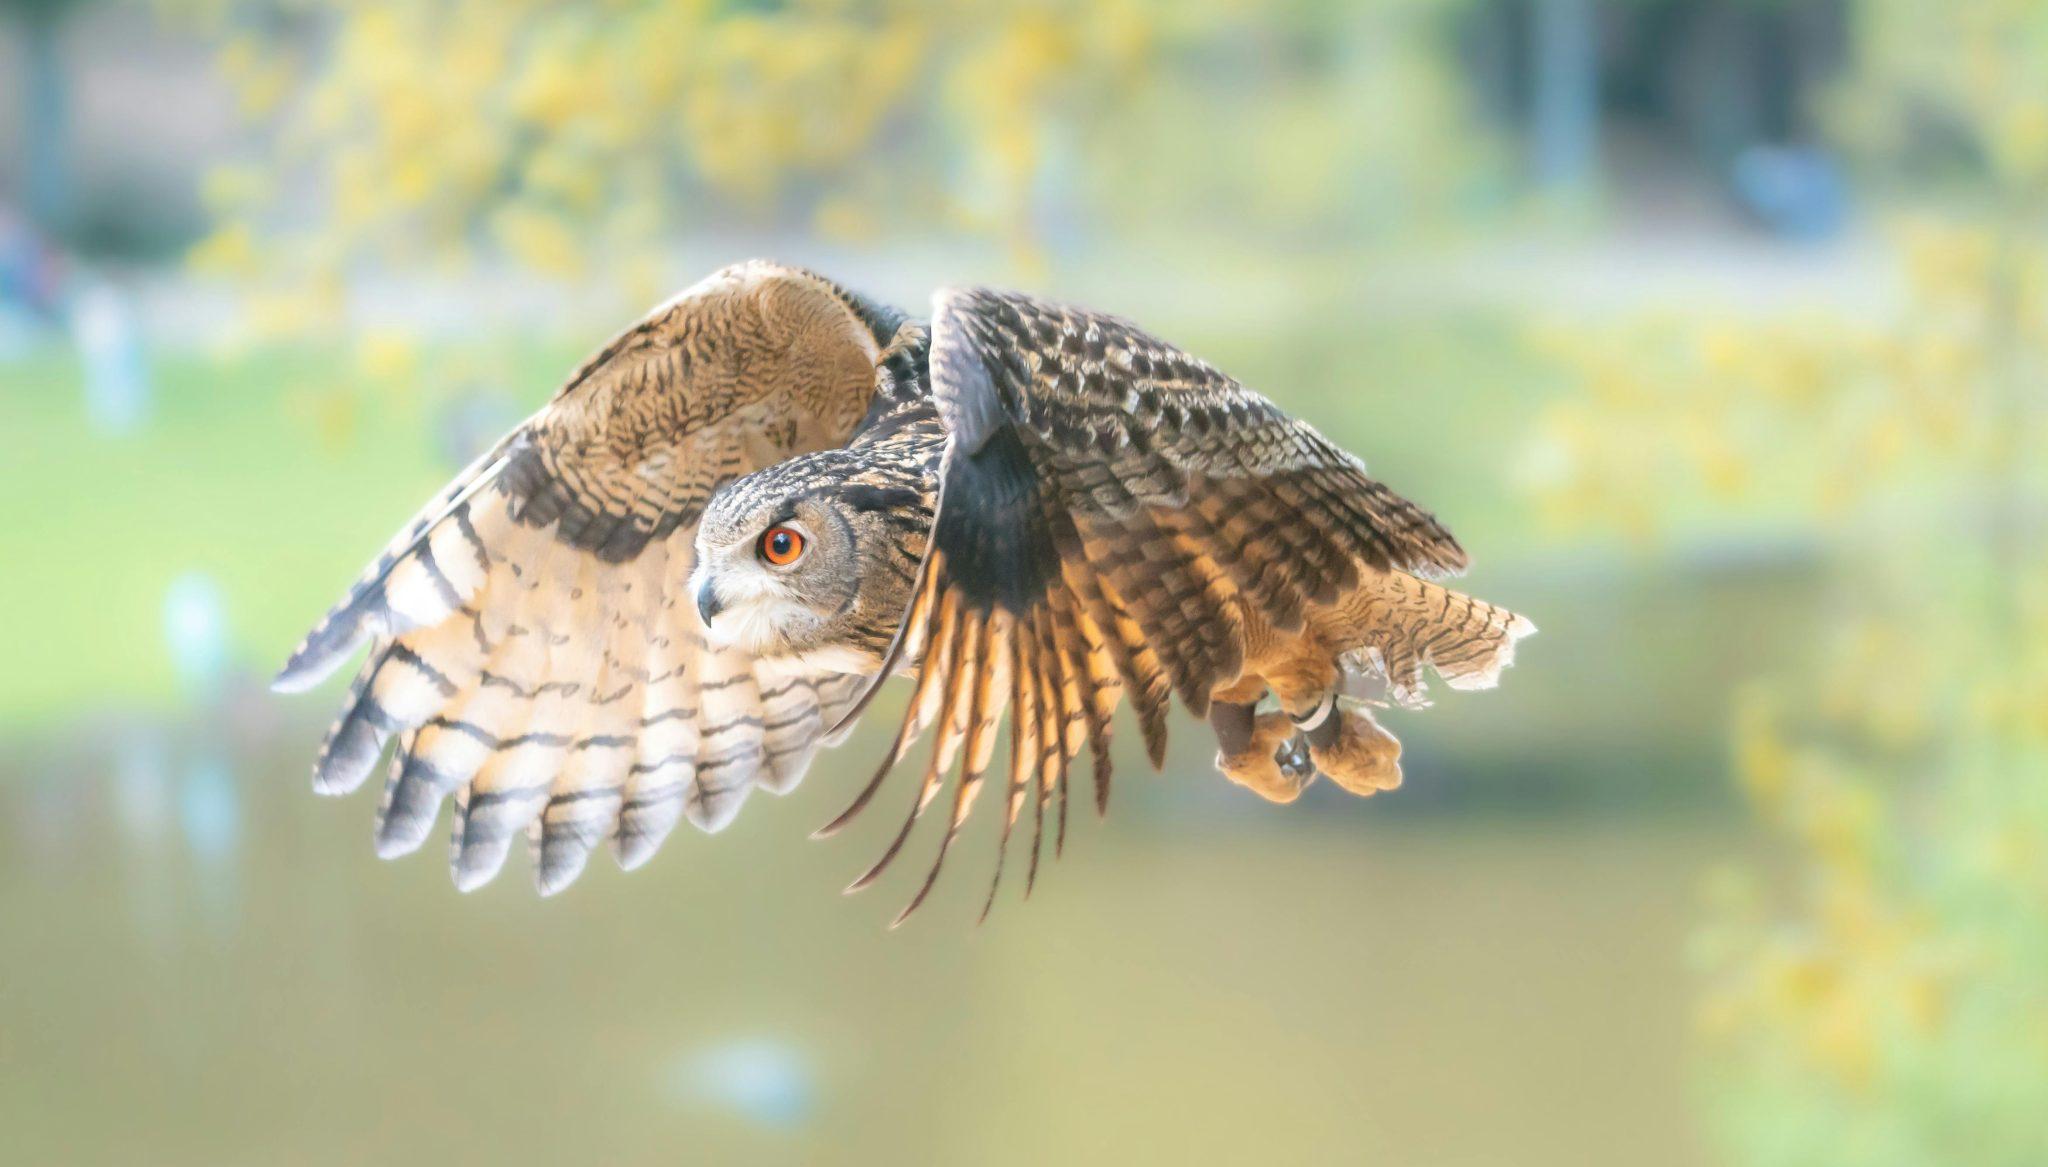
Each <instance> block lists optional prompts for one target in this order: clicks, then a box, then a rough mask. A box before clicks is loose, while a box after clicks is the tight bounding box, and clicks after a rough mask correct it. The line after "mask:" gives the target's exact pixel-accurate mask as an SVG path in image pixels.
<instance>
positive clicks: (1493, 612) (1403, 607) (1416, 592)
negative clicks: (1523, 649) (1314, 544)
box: [1340, 572, 1536, 705]
mask: <svg viewBox="0 0 2048 1167" xmlns="http://www.w3.org/2000/svg"><path fill="white" fill-rule="evenodd" d="M1342 603H1343V609H1342V611H1341V612H1340V616H1341V618H1342V622H1343V624H1344V625H1345V626H1346V627H1348V628H1353V629H1356V630H1357V631H1356V633H1355V643H1354V644H1353V646H1352V647H1351V648H1350V649H1349V650H1348V651H1346V652H1344V653H1343V654H1342V660H1343V663H1344V665H1345V672H1346V674H1347V676H1346V680H1347V682H1353V681H1356V682H1358V684H1351V683H1347V685H1346V691H1347V692H1353V691H1354V690H1356V689H1358V688H1359V687H1360V686H1361V685H1362V686H1364V687H1365V689H1366V691H1367V693H1369V691H1370V687H1371V686H1372V685H1373V683H1375V682H1377V683H1378V684H1379V685H1383V686H1384V689H1385V693H1386V696H1387V697H1389V698H1391V699H1392V700H1393V701H1395V702H1396V703H1398V704H1402V705H1420V704H1423V703H1424V702H1425V700H1426V698H1425V696H1424V693H1425V690H1426V688H1427V686H1426V684H1425V682H1424V680H1423V671H1422V670H1423V666H1424V665H1427V666H1429V667H1430V668H1431V669H1434V670H1435V671H1436V674H1437V675H1438V676H1440V677H1442V678H1443V680H1444V683H1445V684H1447V685H1449V686H1450V687H1451V688H1453V689H1490V688H1492V687H1493V686H1494V685H1496V684H1498V683H1499V682H1500V674H1501V670H1502V669H1505V668H1507V667H1508V666H1509V665H1511V664H1513V663H1514V661H1515V642H1516V641H1518V640H1520V639H1522V638H1523V637H1524V636H1528V635H1531V634H1532V633H1534V632H1535V631H1536V625H1535V624H1533V623H1531V622H1530V621H1529V618H1528V617H1526V616H1522V615H1520V614H1518V613H1515V612H1511V611H1509V610H1507V609H1506V608H1501V607H1496V606H1495V605H1493V604H1489V603H1487V602H1486V601H1484V600H1480V599H1475V598H1473V597H1471V596H1468V595H1466V594H1464V593H1463V592H1455V591H1452V590H1451V589H1449V588H1447V587H1443V586H1441V585H1438V584H1433V583H1430V582H1428V581H1426V580H1421V579H1417V578H1415V577H1414V576H1412V575H1408V574H1406V573H1404V572H1385V573H1382V574H1381V575H1379V577H1378V578H1377V579H1376V580H1367V581H1365V582H1364V583H1362V584H1361V586H1360V587H1359V589H1358V590H1357V591H1356V592H1354V593H1352V594H1351V595H1350V596H1347V597H1346V598H1345V599H1344V601H1343V602H1342ZM1355 695H1365V694H1363V693H1355Z"/></svg>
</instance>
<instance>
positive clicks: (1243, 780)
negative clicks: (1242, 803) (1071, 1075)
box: [1216, 712, 1316, 803]
mask: <svg viewBox="0 0 2048 1167" xmlns="http://www.w3.org/2000/svg"><path fill="white" fill-rule="evenodd" d="M1307 745H1308V743H1307V742H1306V741H1305V740H1304V739H1302V737H1301V736H1300V735H1299V734H1297V733H1296V732H1295V730H1294V722H1293V721H1291V720H1289V719H1288V717H1287V715H1286V714H1284V713H1278V712H1274V713H1261V714H1259V715H1258V717H1257V718H1256V719H1255V720H1254V721H1253V723H1252V733H1251V740H1250V742H1249V743H1247V744H1246V745H1245V747H1244V748H1243V749H1241V750H1238V751H1236V752H1228V751H1218V752H1217V754H1216V768H1217V769H1218V770H1221V771H1222V772H1223V776H1224V777H1225V778H1228V779H1230V780H1231V781H1232V782H1235V783H1237V784H1238V785H1239V786H1242V787H1244V788H1245V789H1247V790H1249V791H1251V792H1252V793H1253V794H1256V795H1258V796H1259V797H1260V798H1263V799H1265V800H1266V801H1268V802H1283V803H1284V802H1293V801H1294V800H1295V799H1297V798H1300V797H1301V792H1302V791H1303V790H1304V789H1307V787H1308V784H1309V783H1310V782H1313V781H1315V777H1316V769H1315V765H1314V763H1313V761H1312V760H1311V759H1310V757H1309V750H1308V749H1307Z"/></svg>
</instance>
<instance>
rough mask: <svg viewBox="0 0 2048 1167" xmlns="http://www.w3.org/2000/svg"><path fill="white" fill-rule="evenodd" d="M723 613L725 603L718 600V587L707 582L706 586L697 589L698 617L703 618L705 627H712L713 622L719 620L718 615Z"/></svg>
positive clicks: (705, 582)
mask: <svg viewBox="0 0 2048 1167" xmlns="http://www.w3.org/2000/svg"><path fill="white" fill-rule="evenodd" d="M723 611H725V601H724V600H721V599H719V598H718V587H717V585H716V584H714V583H712V581H710V580H708V579H707V580H705V581H704V586H703V587H701V588H698V589H697V615H699V616H701V617H703V619H704V627H706V628H709V627H711V622H712V621H713V620H716V619H718V614H719V613H720V612H723Z"/></svg>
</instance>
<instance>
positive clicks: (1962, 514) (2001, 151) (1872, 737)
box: [1533, 0, 2048, 1167]
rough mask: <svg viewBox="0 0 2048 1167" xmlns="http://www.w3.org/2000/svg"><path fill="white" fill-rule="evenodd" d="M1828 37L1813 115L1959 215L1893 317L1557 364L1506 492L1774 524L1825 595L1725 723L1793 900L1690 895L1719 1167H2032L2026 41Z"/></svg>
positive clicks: (2039, 793) (2040, 889) (1694, 333)
mask: <svg viewBox="0 0 2048 1167" xmlns="http://www.w3.org/2000/svg"><path fill="white" fill-rule="evenodd" d="M1857 28H1858V30H1859V37H1860V43H1859V54H1860V56H1859V60H1858V79H1857V82H1856V84H1855V88H1854V89H1853V90H1851V91H1849V92H1845V93H1844V94H1842V95H1841V97H1840V100H1839V101H1838V103H1837V116H1838V117H1852V118H1853V119H1854V120H1855V122H1856V124H1857V126H1858V127H1859V128H1861V129H1862V130H1864V131H1866V133H1865V134H1863V135H1862V137H1863V140H1864V141H1865V143H1866V145H1868V146H1870V147H1872V148H1873V149H1875V150H1876V151H1877V153H1876V154H1874V155H1873V157H1875V158H1877V159H1880V160H1882V161H1884V162H1885V163H1887V164H1890V163H1899V164H1901V165H1900V170H1901V172H1902V173H1918V174H1920V175H1922V176H1923V177H1924V176H1925V174H1926V173H1927V171H1926V169H1925V167H1924V166H1923V165H1921V164H1919V163H1918V162H1916V160H1917V159H1924V158H1925V157H1926V156H1927V155H1926V153H1925V151H1924V147H1925V145H1926V143H1927V141H1928V139H1929V136H1930V135H1935V136H1938V137H1940V138H1941V139H1942V141H1943V142H1944V143H1945V145H1944V148H1943V150H1942V151H1941V152H1940V156H1941V157H1943V158H1945V159H1947V160H1948V161H1947V163H1946V164H1945V166H1944V167H1943V168H1942V172H1941V177H1943V178H1945V179H1947V180H1956V179H1959V178H1968V179H1969V180H1970V189H1971V190H1972V191H1976V192H1981V195H1978V196H1976V197H1972V198H1971V199H1969V200H1968V201H1967V202H1966V203H1965V204H1963V205H1964V206H1965V207H1966V210H1964V211H1963V212H1961V213H1958V214H1954V215H1951V216H1950V217H1948V218H1946V219H1928V218H1923V219H1921V220H1920V221H1918V222H1917V223H1916V224H1915V225H1913V226H1912V227H1910V228H1909V229H1907V230H1905V231H1904V232H1903V233H1902V235H1901V248H1900V251H1901V260H1902V267H1903V269H1904V272H1905V275H1906V281H1905V282H1906V285H1907V287H1908V289H1909V295H1908V299H1907V302H1906V303H1905V304H1904V305H1902V306H1901V309H1900V311H1899V312H1898V313H1897V315H1896V316H1895V317H1893V318H1889V319H1884V320H1878V321H1864V320H1808V321H1800V322H1790V323H1773V324H1767V325H1736V326H1719V327H1713V328H1705V329H1702V328H1700V327H1699V326H1697V325H1696V324H1693V323H1690V322H1685V323H1679V322H1665V323H1660V324H1652V325H1648V326H1645V327H1644V328H1643V329H1642V330H1641V331H1640V332H1639V333H1638V334H1637V335H1636V336H1634V337H1633V338H1632V339H1630V340H1624V341H1622V342H1617V341H1616V339H1615V338H1613V337H1603V338H1599V339H1598V340H1597V341H1593V342H1591V343H1586V342H1583V341H1581V342H1579V343H1577V344H1574V345H1571V346H1570V347H1571V350H1572V359H1573V360H1574V361H1575V363H1577V364H1578V366H1579V367H1580V368H1581V369H1582V370H1583V373H1584V377H1583V386H1584V388H1583V391H1582V392H1581V393H1579V394H1578V395H1576V396H1574V397H1572V398H1570V399H1568V400H1564V401H1561V402H1559V403H1558V404H1557V405H1556V406H1555V407H1554V409H1553V410H1552V412H1551V414H1550V416H1549V418H1548V420H1547V423H1546V425H1545V427H1544V436H1543V438H1542V440H1541V444H1540V447H1539V449H1540V453H1539V454H1538V456H1537V457H1536V458H1535V459H1534V461H1533V464H1534V465H1536V466H1537V467H1539V468H1541V470H1542V471H1543V475H1542V476H1543V478H1544V480H1545V489H1544V490H1543V493H1542V497H1543V499H1544V501H1545V502H1546V504H1547V505H1548V506H1549V507H1550V508H1551V509H1552V510H1553V512H1554V514H1555V516H1556V517H1557V518H1559V519H1561V520H1564V521H1566V522H1572V523H1590V524H1592V525H1594V526H1596V527H1602V528H1606V529H1610V530H1623V531H1627V532H1630V533H1632V534H1634V535H1636V536H1638V537H1642V538H1649V539H1655V538H1659V537H1662V536H1664V535H1666V534H1668V533H1669V532H1670V531H1672V530H1673V529H1674V527H1684V526H1687V525H1691V521H1692V520H1703V521H1714V520H1717V519H1718V520H1726V519H1729V518H1734V517H1739V518H1740V519H1741V520H1742V521H1744V522H1746V523H1748V524H1751V525H1755V524H1758V523H1765V524H1776V525H1788V526H1793V527H1796V528H1800V529H1804V530H1806V531H1808V532H1810V533H1811V538H1812V539H1813V540H1814V541H1815V543H1816V544H1817V545H1818V547H1819V548H1820V549H1821V552H1822V554H1823V556H1824V558H1825V560H1826V562H1827V563H1828V564H1829V565H1830V566H1831V571H1832V579H1833V585H1832V596H1831V599H1830V602H1829V604H1828V605H1827V611H1826V614H1825V617H1824V618H1823V619H1822V620H1820V622H1819V623H1818V624H1817V625H1816V626H1815V627H1814V629H1813V640H1812V643H1811V644H1809V645H1794V646H1787V648H1788V652H1787V656H1788V660H1787V661H1786V662H1783V664H1782V666H1781V670H1780V671H1777V672H1773V673H1769V674H1765V675H1763V676H1760V677H1759V678H1758V679H1757V680H1756V682H1755V683H1754V684H1753V685H1752V686H1750V687H1749V688H1747V689H1746V690H1744V691H1743V692H1742V693H1740V694H1739V695H1738V700H1737V702H1736V711H1735V724H1734V765H1735V770H1736V775H1737V777H1738V779H1739V781H1740V784H1741V788H1742V791H1743V793H1744V795H1745V797H1746V798H1747V800H1748V802H1749V805H1750V806H1751V807H1752V808H1753V809H1754V810H1755V811H1756V813H1757V814H1758V815H1759V816H1760V817H1761V818H1762V820H1763V821H1764V822H1765V823H1766V824H1768V825H1769V827H1770V828H1771V829H1772V830H1773V831H1774V832H1775V833H1776V834H1777V835H1778V837H1779V838H1780V839H1782V840H1783V841H1784V843H1785V844H1786V845H1787V847H1788V849H1789V852H1790V860H1791V863H1790V871H1791V872H1792V873H1793V874H1794V875H1795V876H1796V878H1795V879H1793V880H1792V881H1790V882H1789V883H1788V882H1787V881H1785V880H1783V879H1776V878H1771V879H1767V878H1765V876H1764V874H1763V873H1762V872H1760V871H1758V870H1756V869H1754V868H1747V867H1740V868H1732V869H1730V870H1729V871H1728V872H1727V873H1725V875H1724V877H1723V878H1721V879H1719V880H1717V881H1716V883H1715V885H1714V886H1713V887H1712V888H1711V889H1710V890H1711V893H1712V894H1711V900H1712V904H1711V922H1710V926H1709V927H1708V928H1707V929H1706V930H1705V931H1704V932H1703V933H1702V935H1701V937H1700V952H1699V955H1700V959H1701V961H1702V964H1703V966H1704V968H1705V970H1706V972H1707V975H1708V976H1709V978H1710V981H1709V989H1708V992H1707V995H1706V997H1705V1000H1704V1003H1703V1008H1702V1019H1703V1021H1704V1023H1705V1029H1706V1032H1707V1034H1708V1035H1709V1037H1710V1040H1711V1043H1712V1044H1711V1048H1712V1050H1713V1051H1714V1055H1715V1057H1714V1070H1715V1072H1714V1076H1713V1081H1714V1082H1715V1084H1716V1085H1717V1086H1718V1087H1720V1088H1721V1089H1719V1090H1718V1091H1717V1092H1716V1095H1715V1097H1716V1100H1717V1102H1718V1103H1719V1104H1720V1106H1721V1113H1722V1117H1723V1119H1724V1120H1725V1121H1724V1122H1723V1123H1722V1130H1723V1132H1724V1133H1725V1134H1726V1136H1727V1138H1728V1143H1729V1146H1730V1148H1731V1149H1732V1150H1733V1151H1734V1152H1735V1157H1736V1159H1737V1160H1738V1161H1740V1162H1745V1163H1756V1164H1772V1165H1778V1164H1782V1165H1785V1167H1792V1165H1795V1164H1797V1165H1802V1167H1805V1165H1812V1164H1857V1165H1880V1164H1883V1165H1891V1164H1897V1165H1901V1167H1903V1165H1908V1164H1952V1165H1972V1164H1984V1165H1993V1164H2011V1165H2014V1167H2018V1165H2021V1164H2031V1163H2040V1162H2043V1161H2048V1123H2044V1122H2043V1121H2042V1115H2043V1113H2044V1109H2048V991H2044V989H2043V976H2044V973H2048V784H2044V783H2043V782H2042V781H2041V778H2042V775H2044V774H2048V533H2044V530H2043V523H2044V517H2048V459H2044V458H2043V457H2042V456H2041V455H2042V451H2043V450H2044V449H2048V432H2044V419H2043V401H2042V393H2043V391H2042V386H2043V385H2044V384H2048V378H2044V374H2048V233H2044V225H2048V74H2044V72H2043V71H2042V70H2041V69H2040V62H2041V60H2042V59H2043V51H2044V49H2048V9H2043V8H2042V7H2041V6H2039V5H2037V4H2033V3H2028V2H2025V0H1971V2H1969V3H1958V4H1948V5H1928V4H1920V3H1916V2H1913V0H1867V2H1866V3H1865V4H1864V6H1863V10H1862V12H1861V19H1860V20H1859V21H1858V23H1857ZM1772 870H1773V872H1774V873H1775V871H1776V870H1777V869H1776V868H1773V869H1772ZM1779 891H1784V892H1787V893H1789V894H1786V895H1783V896H1777V895H1774V894H1773V893H1774V892H1779Z"/></svg>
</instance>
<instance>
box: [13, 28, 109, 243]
mask: <svg viewBox="0 0 2048 1167" xmlns="http://www.w3.org/2000/svg"><path fill="white" fill-rule="evenodd" d="M89 2H90V0H0V13H4V14H5V15H7V16H8V17H10V18H12V19H13V20H14V21H15V22H16V23H17V24H18V25H20V27H21V32H22V42H21V55H22V69H21V80H20V84H21V111H22V187H23V189H22V203H23V205H24V206H25V207H26V208H27V210H28V213H29V217H30V219H32V220H33V221H34V222H35V224H36V226H37V227H39V228H41V229H42V230H43V231H44V232H46V233H50V234H55V233H58V232H60V231H62V230H63V228H64V227H65V225H66V224H65V209H66V206H67V204H68V197H67V196H68V194H69V189H70V183H69V181H68V179H69V173H68V169H69V168H68V166H67V159H66V146H67V142H66V132H67V126H68V121H69V119H68V118H67V116H66V110H67V107H68V105H69V101H68V99H67V93H66V86H65V82H64V61H63V58H62V56H61V55H60V53H59V49H58V33H59V32H60V31H61V30H62V28H63V24H64V20H65V18H66V17H68V16H69V15H70V14H71V12H72V11H73V10H74V9H78V8H82V7H84V6H85V5H86V4H87V3H89Z"/></svg>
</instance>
